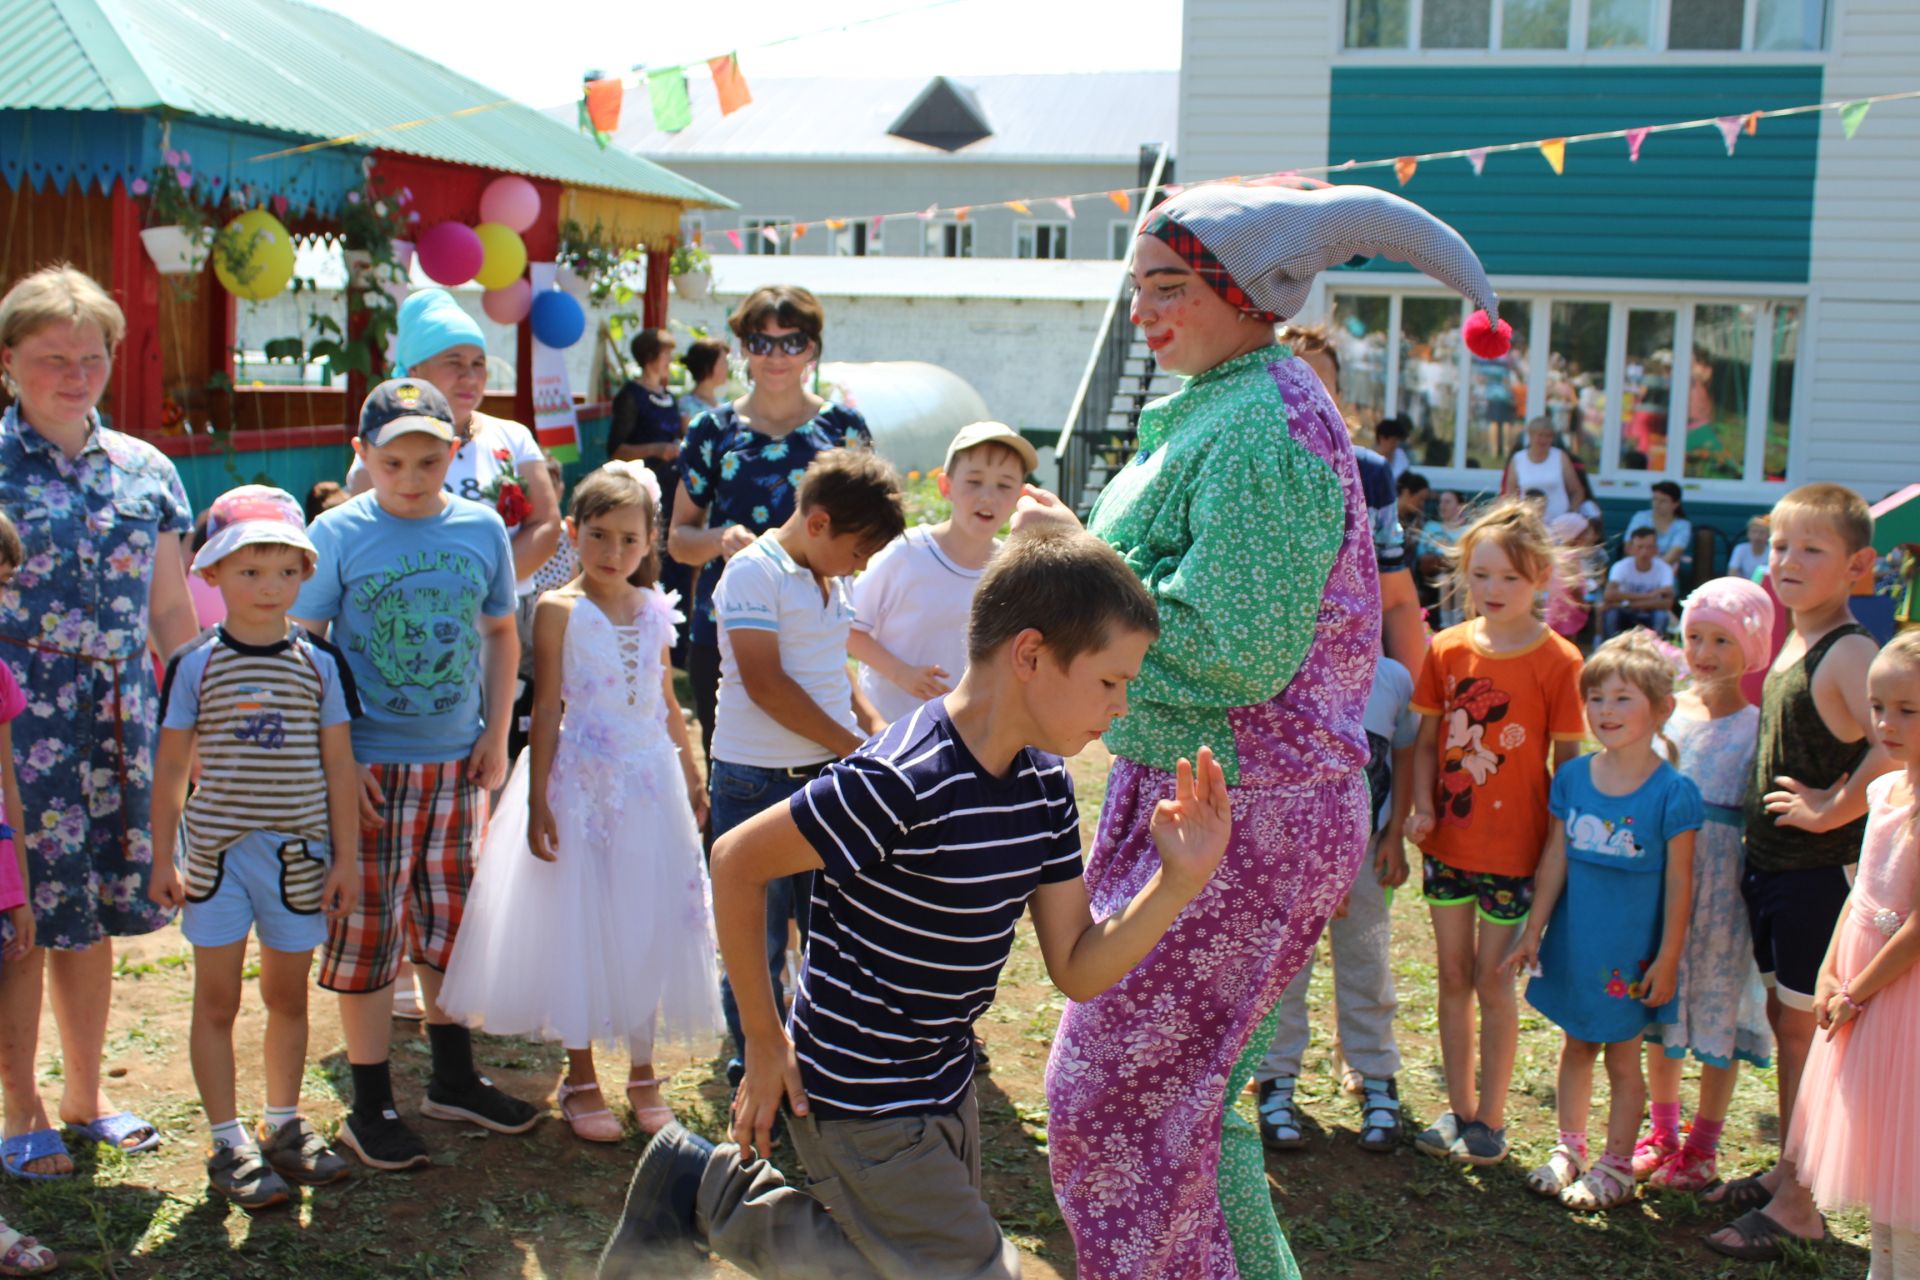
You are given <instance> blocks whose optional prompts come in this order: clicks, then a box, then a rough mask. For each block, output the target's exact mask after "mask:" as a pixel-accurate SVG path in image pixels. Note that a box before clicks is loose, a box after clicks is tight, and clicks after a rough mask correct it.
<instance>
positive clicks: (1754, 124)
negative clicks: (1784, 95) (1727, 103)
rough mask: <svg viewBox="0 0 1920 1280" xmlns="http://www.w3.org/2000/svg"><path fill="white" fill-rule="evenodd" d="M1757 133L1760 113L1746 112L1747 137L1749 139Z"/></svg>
mask: <svg viewBox="0 0 1920 1280" xmlns="http://www.w3.org/2000/svg"><path fill="white" fill-rule="evenodd" d="M1758 132H1760V113H1759V112H1758V111H1749V112H1747V136H1748V137H1749V138H1751V137H1752V136H1753V135H1754V134H1756V133H1758Z"/></svg>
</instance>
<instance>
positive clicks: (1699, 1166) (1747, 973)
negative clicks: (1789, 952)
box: [1633, 578, 1773, 1191]
mask: <svg viewBox="0 0 1920 1280" xmlns="http://www.w3.org/2000/svg"><path fill="white" fill-rule="evenodd" d="M1680 619H1681V621H1680V630H1681V634H1682V635H1683V636H1685V638H1686V658H1687V672H1688V676H1689V682H1688V685H1687V688H1686V689H1685V690H1683V691H1682V692H1681V693H1680V695H1679V697H1678V699H1677V705H1676V706H1675V708H1674V713H1673V718H1672V719H1670V720H1668V721H1667V730H1666V731H1667V736H1668V737H1669V738H1670V739H1671V741H1672V742H1673V744H1674V765H1675V767H1676V768H1678V769H1679V770H1680V772H1681V773H1683V774H1685V775H1686V776H1687V777H1689V778H1691V779H1692V780H1693V782H1694V785H1695V786H1697V787H1699V788H1700V794H1701V797H1702V799H1704V800H1705V801H1706V811H1707V812H1706V816H1707V821H1706V825H1705V826H1703V827H1702V828H1701V829H1700V834H1699V836H1698V837H1697V838H1696V839H1695V842H1694V854H1693V877H1694V879H1693V914H1692V919H1691V921H1690V922H1689V924H1688V929H1687V949H1686V954H1685V955H1684V956H1683V957H1682V959H1681V961H1680V991H1679V995H1678V996H1677V997H1676V998H1675V1004H1676V1005H1677V1006H1678V1008H1679V1011H1680V1016H1679V1020H1678V1021H1677V1022H1675V1023H1673V1024H1672V1025H1669V1026H1664V1027H1658V1028H1653V1029H1650V1030H1649V1031H1648V1035H1647V1088H1648V1096H1649V1097H1650V1098H1651V1100H1652V1105H1651V1107H1650V1108H1649V1109H1650V1111H1651V1113H1652V1118H1653V1124H1652V1130H1651V1132H1649V1133H1648V1134H1647V1135H1646V1136H1645V1137H1643V1138H1642V1139H1641V1140H1640V1143H1639V1145H1638V1146H1637V1147H1635V1149H1634V1153H1633V1169H1634V1173H1635V1175H1636V1176H1637V1177H1639V1178H1641V1179H1643V1180H1645V1181H1647V1182H1649V1183H1651V1184H1652V1185H1654V1186H1657V1187H1667V1188H1671V1189H1673V1190H1676V1191H1699V1190H1701V1189H1702V1188H1704V1187H1707V1186H1709V1185H1711V1184H1712V1183H1713V1182H1714V1180H1715V1179H1716V1178H1717V1177H1718V1170H1717V1155H1716V1152H1717V1150H1718V1145H1719V1140H1720V1131H1721V1128H1722V1127H1723V1126H1724V1125H1725V1124H1726V1118H1727V1107H1728V1105H1729V1103H1731V1101H1732V1099H1733V1086H1734V1081H1735V1079H1736V1078H1737V1076H1738V1074H1739V1070H1740V1063H1741V1061H1742V1060H1743V1059H1744V1060H1745V1061H1747V1062H1751V1063H1754V1064H1755V1065H1757V1066H1763V1067H1764V1066H1766V1065H1767V1064H1768V1062H1769V1061H1770V1060H1771V1058H1772V1055H1773V1033H1772V1032H1771V1030H1769V1028H1768V1026H1767V1017H1766V993H1765V991H1764V990H1763V989H1762V987H1761V985H1760V970H1759V967H1758V966H1757V965H1756V964H1755V962H1754V958H1753V940H1752V937H1751V936H1750V934H1749V932H1748V927H1747V909H1746V904H1745V903H1744V902H1743V900H1742V899H1741V896H1740V877H1741V875H1742V873H1743V872H1744V871H1745V865H1744V863H1745V860H1744V857H1743V855H1742V852H1741V842H1740V833H1741V817H1740V802H1741V799H1742V797H1743V794H1744V792H1745V791H1746V785H1747V777H1748V774H1749V773H1751V772H1752V768H1753V751H1754V745H1755V743H1756V742H1757V741H1758V737H1759V730H1760V709H1759V708H1758V707H1756V706H1754V705H1753V704H1752V703H1751V702H1749V701H1747V698H1746V695H1745V694H1744V693H1742V692H1741V689H1740V680H1741V677H1742V676H1744V675H1746V674H1747V673H1748V672H1750V671H1756V670H1764V669H1765V668H1766V665H1767V663H1768V662H1769V661H1771V660H1772V657H1773V649H1772V637H1773V602H1772V600H1771V599H1769V598H1768V596H1767V593H1766V590H1765V589H1764V588H1762V587H1760V586H1758V585H1756V584H1755V583H1752V582H1748V581H1746V580H1745V579H1743V578H1715V579H1713V580H1712V581H1710V582H1707V583H1704V584H1702V585H1701V586H1700V588H1699V589H1698V590H1696V591H1695V592H1694V593H1693V594H1692V595H1690V596H1688V597H1687V599H1686V601H1685V603H1684V604H1683V605H1682V606H1681V615H1680ZM1688 1054H1692V1055H1693V1056H1694V1057H1695V1058H1698V1059H1699V1060H1700V1106H1699V1109H1698V1110H1697V1111H1696V1112H1695V1113H1694V1119H1693V1127H1692V1129H1691V1130H1690V1131H1689V1132H1688V1134H1687V1137H1686V1140H1685V1142H1684V1143H1682V1141H1681V1139H1680V1072H1681V1066H1682V1064H1683V1063H1684V1062H1685V1060H1686V1057H1687V1055H1688Z"/></svg>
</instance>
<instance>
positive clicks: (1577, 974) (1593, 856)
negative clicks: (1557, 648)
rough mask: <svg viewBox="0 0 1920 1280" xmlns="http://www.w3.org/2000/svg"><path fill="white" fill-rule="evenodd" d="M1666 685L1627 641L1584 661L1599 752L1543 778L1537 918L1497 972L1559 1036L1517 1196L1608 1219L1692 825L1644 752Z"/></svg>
mask: <svg viewBox="0 0 1920 1280" xmlns="http://www.w3.org/2000/svg"><path fill="white" fill-rule="evenodd" d="M1673 678H1674V672H1673V667H1672V665H1671V664H1670V663H1669V662H1668V661H1667V658H1666V655H1665V654H1664V653H1663V652H1662V651H1661V649H1660V647H1659V645H1658V643H1657V642H1656V641H1655V639H1654V637H1653V636H1652V635H1650V634H1648V633H1646V632H1642V631H1630V632H1628V633H1627V634H1625V635H1621V636H1615V637H1614V638H1613V639H1612V640H1609V641H1607V643H1605V644H1603V645H1601V646H1600V648H1599V649H1597V650H1595V651H1594V654H1593V656H1592V657H1591V658H1589V659H1587V665H1586V667H1585V669H1584V670H1582V671H1581V673H1580V694H1581V697H1582V699H1583V700H1584V702H1585V705H1586V718H1587V727H1588V729H1589V730H1590V731H1591V733H1592V734H1593V737H1594V739H1595V741H1597V742H1598V743H1599V744H1600V750H1599V751H1597V752H1595V753H1594V754H1593V755H1590V756H1583V757H1581V758H1580V759H1578V760H1574V761H1571V762H1570V763H1568V764H1567V765H1566V766H1565V767H1564V768H1562V769H1560V770H1559V771H1558V772H1557V773H1555V774H1554V778H1553V794H1552V799H1551V801H1550V803H1549V807H1550V809H1551V812H1552V814H1553V824H1552V826H1551V827H1550V828H1549V830H1548V832H1547V847H1546V851H1545V852H1544V853H1543V854H1542V855H1541V858H1540V871H1539V878H1538V886H1537V891H1536V900H1535V906H1536V908H1537V910H1536V911H1535V912H1534V914H1533V916H1532V918H1531V919H1529V920H1528V921H1527V926H1526V928H1525V929H1524V930H1522V931H1521V934H1520V936H1519V937H1518V938H1516V939H1515V940H1514V945H1513V951H1512V954H1511V955H1509V956H1508V958H1507V966H1508V969H1509V971H1511V972H1518V971H1520V970H1522V969H1525V970H1527V971H1529V972H1531V973H1533V974H1534V975H1535V976H1534V979H1533V981H1532V982H1530V983H1528V984H1527V1003H1529V1004H1531V1005H1532V1006H1533V1007H1534V1008H1536V1009H1538V1010H1539V1011H1540V1012H1541V1013H1543V1014H1545V1015H1546V1016H1547V1017H1548V1018H1550V1019H1552V1020H1553V1022H1554V1024H1555V1025H1557V1026H1558V1027H1559V1028H1560V1029H1561V1030H1562V1031H1564V1032H1565V1033H1566V1040H1565V1043H1564V1044H1563V1045H1562V1047H1561V1050H1560V1079H1559V1082H1558V1085H1557V1089H1556V1093H1557V1097H1558V1102H1559V1109H1560V1141H1559V1143H1558V1144H1557V1145H1556V1146H1555V1147H1554V1148H1553V1151H1552V1154H1551V1155H1549V1156H1548V1158H1547V1162H1546V1163H1545V1164H1544V1165H1542V1166H1540V1167H1539V1168H1538V1169H1535V1170H1534V1171H1533V1173H1532V1174H1531V1175H1529V1176H1528V1179H1527V1184H1528V1185H1529V1186H1531V1187H1532V1188H1533V1189H1534V1190H1535V1191H1537V1192H1539V1193H1540V1194H1542V1195H1546V1196H1554V1197H1557V1198H1558V1199H1559V1201H1560V1202H1561V1203H1562V1204H1564V1205H1566V1206H1567V1207H1568V1208H1570V1209H1579V1210H1593V1209H1611V1208H1612V1207H1613V1206H1615V1205H1617V1204H1619V1203H1621V1202H1622V1201H1624V1200H1628V1199H1631V1198H1632V1196H1633V1191H1634V1179H1633V1140H1634V1137H1635V1135H1636V1134H1638V1133H1639V1130H1640V1111H1641V1108H1642V1107H1643V1106H1644V1105H1645V1104H1646V1097H1647V1086H1646V1080H1645V1079H1644V1078H1643V1077H1642V1076H1641V1074H1640V1043H1641V1038H1642V1036H1643V1034H1644V1033H1645V1032H1646V1029H1647V1026H1648V1024H1649V1023H1669V1022H1671V1021H1672V1020H1673V1018H1674V1015H1675V1010H1674V1009H1673V1007H1672V1000H1673V996H1674V992H1675V990H1676V989H1677V987H1678V986H1679V980H1680V957H1681V956H1682V954H1684V952H1685V950H1686V943H1687V919H1688V913H1689V912H1690V910H1691V907H1692V889H1693V838H1694V833H1695V832H1696V831H1698V830H1699V829H1700V824H1701V821H1702V819H1703V815H1702V812H1701V803H1700V789H1699V788H1698V787H1696V786H1694V785H1693V783H1692V782H1690V781H1688V780H1687V778H1686V777H1684V776H1683V775H1682V774H1681V773H1680V771H1679V770H1677V769H1675V768H1674V767H1673V766H1672V765H1670V764H1668V763H1667V762H1666V761H1665V760H1664V759H1663V758H1662V757H1661V755H1660V753H1659V752H1657V751H1656V750H1655V749H1654V736H1655V735H1656V734H1657V733H1659V731H1660V729H1661V727H1662V726H1663V725H1665V724H1666V721H1667V718H1668V717H1669V716H1670V715H1672V714H1673ZM1543 928H1544V933H1545V942H1544V944H1543V942H1542V932H1543ZM1602 1053H1604V1054H1605V1056H1606V1061H1607V1085H1608V1089H1609V1091H1610V1095H1611V1104H1610V1106H1609V1109H1608V1115H1607V1144H1606V1152H1605V1154H1604V1155H1603V1156H1602V1157H1601V1158H1600V1159H1599V1160H1598V1161H1597V1162H1591V1163H1590V1160H1589V1155H1588V1146H1587V1117H1588V1115H1589V1114H1590V1113H1591V1111H1592V1109H1593V1063H1594V1059H1596V1058H1598V1057H1599V1056H1601V1054H1602Z"/></svg>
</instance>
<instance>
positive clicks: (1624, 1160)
mask: <svg viewBox="0 0 1920 1280" xmlns="http://www.w3.org/2000/svg"><path fill="white" fill-rule="evenodd" d="M1600 1163H1601V1164H1604V1165H1606V1166H1607V1167H1608V1168H1610V1169H1612V1170H1613V1171H1614V1172H1615V1173H1618V1174H1620V1175H1621V1176H1623V1177H1624V1178H1625V1179H1626V1180H1627V1185H1629V1186H1631V1185H1633V1155H1632V1153H1631V1152H1629V1153H1628V1154H1626V1155H1624V1156H1622V1155H1615V1154H1614V1153H1613V1152H1611V1151H1609V1152H1607V1153H1606V1154H1605V1155H1603V1156H1601V1157H1600Z"/></svg>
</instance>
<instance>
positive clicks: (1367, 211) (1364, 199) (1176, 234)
mask: <svg viewBox="0 0 1920 1280" xmlns="http://www.w3.org/2000/svg"><path fill="white" fill-rule="evenodd" d="M1145 233H1146V234H1147V235H1150V236H1153V237H1155V238H1156V239H1159V240H1162V241H1165V242H1166V243H1167V244H1168V245H1169V246H1170V247H1171V248H1173V250H1174V251H1175V252H1176V253H1179V254H1180V256H1181V258H1182V259H1183V260H1185V261H1186V262H1187V263H1188V264H1189V265H1190V266H1193V267H1194V269H1195V270H1196V271H1197V272H1199V274H1200V275H1201V276H1202V277H1203V278H1205V279H1206V280H1207V281H1208V283H1209V284H1211V285H1213V288H1214V291H1215V292H1216V293H1219V294H1220V295H1221V296H1222V297H1223V298H1225V299H1226V300H1227V301H1228V302H1231V303H1233V304H1234V305H1235V306H1237V307H1239V308H1240V309H1241V310H1242V311H1246V312H1249V313H1251V314H1254V315H1258V316H1260V317H1262V318H1264V319H1273V320H1288V319H1291V318H1293V317H1294V316H1296V315H1298V314H1299V313H1300V311H1301V309H1302V308H1304V307H1305V306H1306V305H1307V295H1308V293H1309V291H1310V290H1311V289H1312V288H1313V278H1314V277H1315V276H1316V275H1318V274H1320V272H1322V271H1325V270H1326V269H1327V268H1328V267H1332V266H1336V265H1338V264H1340V263H1343V262H1346V261H1348V260H1350V259H1352V258H1376V257H1381V258H1391V259H1393V260H1394V261H1395V262H1405V263H1410V264H1411V265H1413V266H1415V267H1418V268H1419V269H1420V270H1422V271H1424V272H1426V273H1427V274H1428V275H1430V276H1432V277H1433V278H1434V279H1436V280H1439V281H1441V282H1442V283H1444V284H1448V285H1451V286H1452V287H1453V288H1454V289H1455V290H1457V291H1459V292H1460V293H1462V294H1464V295H1466V297H1467V298H1468V299H1469V300H1470V301H1472V302H1473V304H1474V305H1475V306H1476V307H1478V308H1479V310H1478V311H1476V312H1475V313H1474V314H1473V315H1472V316H1471V317H1469V318H1468V320H1467V323H1466V328H1465V331H1464V333H1465V337H1466V342H1467V348H1468V350H1470V351H1472V352H1473V353H1474V354H1475V355H1477V356H1480V357H1482V358H1483V359H1488V360H1491V359H1495V358H1497V357H1499V356H1503V355H1505V354H1506V353H1507V350H1508V348H1509V347H1510V346H1511V345H1512V336H1513V330H1512V328H1511V327H1510V326H1509V325H1508V324H1507V322H1506V321H1504V320H1502V319H1500V298H1499V295H1497V294H1496V293H1494V291H1493V286H1492V285H1491V284H1490V283H1488V281H1487V273H1486V271H1485V270H1483V269H1482V268H1481V266H1480V259H1479V258H1477V257H1475V256H1474V253H1473V250H1472V249H1471V248H1469V247H1468V245H1467V242H1466V241H1465V240H1463V239H1462V238H1461V236H1460V233H1459V232H1458V231H1455V230H1454V229H1453V228H1452V227H1450V226H1448V225H1447V224H1446V223H1444V222H1442V221H1440V219H1438V218H1436V217H1434V216H1433V215H1432V214H1430V213H1428V212H1427V211H1426V210H1425V209H1422V208H1421V207H1420V206H1419V205H1417V204H1414V203H1413V202H1412V201H1410V200H1404V199H1402V198H1401V197H1399V196H1396V195H1394V194H1392V193H1391V192H1388V191H1381V190H1378V189H1377V188H1374V187H1360V186H1344V187H1324V188H1320V189H1318V190H1307V191H1301V190H1293V189H1290V188H1286V187H1249V186H1236V185H1230V184H1226V183H1209V184H1207V185H1205V186H1199V187H1189V188H1187V189H1186V190H1185V191H1183V192H1181V193H1180V194H1179V195H1177V196H1175V197H1174V198H1173V199H1171V200H1169V201H1167V202H1166V203H1165V204H1163V205H1161V206H1160V207H1159V208H1158V209H1156V210H1154V213H1153V217H1152V218H1151V219H1150V220H1149V222H1148V224H1147V227H1146V232H1145ZM1222 277H1224V282H1223V279H1222Z"/></svg>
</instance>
